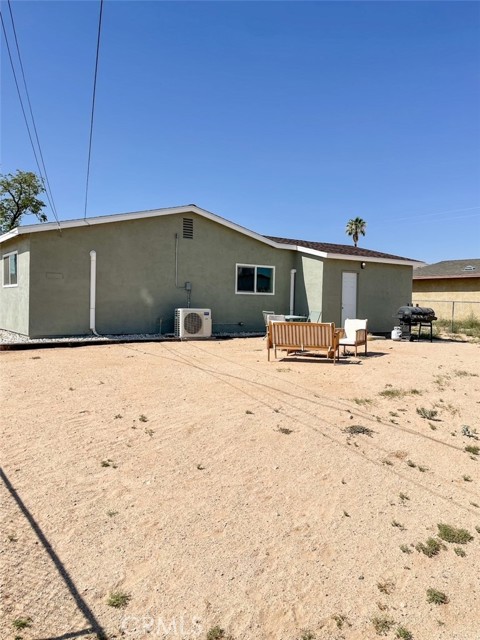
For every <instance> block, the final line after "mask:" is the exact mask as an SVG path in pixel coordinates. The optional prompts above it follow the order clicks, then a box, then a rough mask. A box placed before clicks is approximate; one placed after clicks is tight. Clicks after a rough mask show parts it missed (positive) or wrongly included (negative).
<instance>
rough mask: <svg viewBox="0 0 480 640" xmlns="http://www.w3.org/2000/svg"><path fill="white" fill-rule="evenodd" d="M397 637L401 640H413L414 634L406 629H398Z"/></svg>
mask: <svg viewBox="0 0 480 640" xmlns="http://www.w3.org/2000/svg"><path fill="white" fill-rule="evenodd" d="M395 637H396V638H400V639H401V640H413V634H412V632H411V631H409V630H408V629H406V628H405V627H398V629H397V630H396V631H395Z"/></svg>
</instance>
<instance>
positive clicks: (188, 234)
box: [183, 218, 193, 240]
mask: <svg viewBox="0 0 480 640" xmlns="http://www.w3.org/2000/svg"><path fill="white" fill-rule="evenodd" d="M183 237H184V238H187V239H189V240H191V239H192V238H193V219H192V218H184V219H183Z"/></svg>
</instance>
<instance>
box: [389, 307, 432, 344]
mask: <svg viewBox="0 0 480 640" xmlns="http://www.w3.org/2000/svg"><path fill="white" fill-rule="evenodd" d="M396 317H397V318H398V319H399V320H400V329H401V330H402V340H410V341H411V340H413V339H414V335H413V334H412V327H418V334H417V339H420V334H421V333H422V327H430V342H432V338H433V335H432V334H433V332H432V323H433V321H434V320H436V319H437V318H436V316H435V311H434V310H433V309H430V308H429V307H418V306H417V307H414V306H408V305H406V306H404V307H400V309H399V310H398V311H397V315H396Z"/></svg>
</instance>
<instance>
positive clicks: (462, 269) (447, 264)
mask: <svg viewBox="0 0 480 640" xmlns="http://www.w3.org/2000/svg"><path fill="white" fill-rule="evenodd" d="M468 267H473V269H471V268H468ZM426 278H480V258H469V259H465V260H443V261H442V262H436V263H435V264H427V266H426V267H417V268H416V269H414V270H413V279H414V280H422V279H426Z"/></svg>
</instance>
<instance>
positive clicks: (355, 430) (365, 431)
mask: <svg viewBox="0 0 480 640" xmlns="http://www.w3.org/2000/svg"><path fill="white" fill-rule="evenodd" d="M343 431H344V433H348V434H350V435H351V436H357V435H364V436H369V437H370V438H371V437H372V434H373V433H374V432H373V431H372V429H369V428H368V427H362V425H361V424H351V425H350V426H349V427H345V429H344V430H343Z"/></svg>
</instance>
